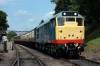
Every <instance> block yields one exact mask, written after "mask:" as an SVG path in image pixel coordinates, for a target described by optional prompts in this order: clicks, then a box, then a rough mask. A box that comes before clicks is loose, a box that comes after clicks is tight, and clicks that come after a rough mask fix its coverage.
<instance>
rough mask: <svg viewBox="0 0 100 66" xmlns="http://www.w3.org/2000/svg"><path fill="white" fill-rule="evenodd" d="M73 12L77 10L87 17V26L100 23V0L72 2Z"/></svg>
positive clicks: (75, 0) (77, 0) (74, 0)
mask: <svg viewBox="0 0 100 66" xmlns="http://www.w3.org/2000/svg"><path fill="white" fill-rule="evenodd" d="M70 1H71V3H72V5H70V6H69V8H70V9H71V10H76V11H78V12H79V13H80V14H82V15H83V16H85V21H86V23H85V24H88V25H89V24H93V23H94V22H95V23H99V22H100V0H70Z"/></svg>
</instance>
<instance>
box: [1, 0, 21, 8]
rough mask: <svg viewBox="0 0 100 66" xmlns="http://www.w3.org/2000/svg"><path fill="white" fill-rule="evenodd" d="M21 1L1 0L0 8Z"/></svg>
mask: <svg viewBox="0 0 100 66" xmlns="http://www.w3.org/2000/svg"><path fill="white" fill-rule="evenodd" d="M18 2H19V0H0V7H7V5H8V4H12V5H14V4H15V3H18Z"/></svg>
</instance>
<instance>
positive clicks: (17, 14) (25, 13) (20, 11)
mask: <svg viewBox="0 0 100 66" xmlns="http://www.w3.org/2000/svg"><path fill="white" fill-rule="evenodd" d="M20 15H32V14H31V13H29V12H27V11H25V10H19V11H17V12H16V13H15V16H20Z"/></svg>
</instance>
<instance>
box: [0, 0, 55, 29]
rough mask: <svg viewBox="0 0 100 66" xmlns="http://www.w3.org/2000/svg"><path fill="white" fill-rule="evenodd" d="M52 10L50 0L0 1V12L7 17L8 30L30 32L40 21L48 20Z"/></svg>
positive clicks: (52, 5) (53, 6) (52, 6)
mask: <svg viewBox="0 0 100 66" xmlns="http://www.w3.org/2000/svg"><path fill="white" fill-rule="evenodd" d="M54 8H55V4H53V3H51V2H50V0H0V10H2V11H4V12H6V13H7V15H8V16H7V20H8V24H9V26H10V27H9V28H8V30H17V31H24V30H32V29H34V28H35V27H36V26H38V24H39V23H40V21H41V20H42V19H44V20H46V19H49V18H50V17H51V16H52V14H53V13H54Z"/></svg>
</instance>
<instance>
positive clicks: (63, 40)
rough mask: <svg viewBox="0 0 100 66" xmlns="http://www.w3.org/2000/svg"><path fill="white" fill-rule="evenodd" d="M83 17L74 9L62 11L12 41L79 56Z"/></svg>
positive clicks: (81, 47)
mask: <svg viewBox="0 0 100 66" xmlns="http://www.w3.org/2000/svg"><path fill="white" fill-rule="evenodd" d="M84 36H85V27H84V18H83V17H82V16H81V15H80V14H79V13H78V12H76V11H62V12H60V13H58V14H56V15H54V16H53V17H51V18H50V19H49V20H47V21H44V23H42V24H41V25H39V26H37V27H36V28H34V29H33V30H31V31H30V32H27V33H25V34H23V35H21V36H17V37H15V40H14V42H15V43H18V44H23V45H31V46H33V47H35V48H39V49H41V50H46V51H47V52H48V53H51V54H64V55H66V56H69V57H72V56H79V55H80V54H81V52H82V51H84V39H85V37H84Z"/></svg>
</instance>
